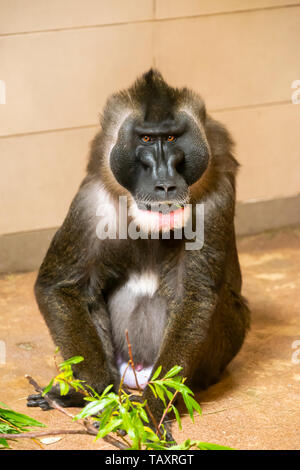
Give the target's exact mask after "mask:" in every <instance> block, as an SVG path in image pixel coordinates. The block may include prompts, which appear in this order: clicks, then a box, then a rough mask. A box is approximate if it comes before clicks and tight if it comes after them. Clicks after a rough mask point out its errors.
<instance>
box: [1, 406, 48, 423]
mask: <svg viewBox="0 0 300 470" xmlns="http://www.w3.org/2000/svg"><path fill="white" fill-rule="evenodd" d="M0 417H2V418H4V419H6V420H7V421H9V422H10V423H12V424H14V425H15V426H17V427H21V426H25V427H34V426H39V427H46V425H45V424H43V423H40V422H39V421H36V420H35V419H33V418H30V416H27V415H24V414H22V413H17V412H16V411H13V410H6V409H4V408H0Z"/></svg>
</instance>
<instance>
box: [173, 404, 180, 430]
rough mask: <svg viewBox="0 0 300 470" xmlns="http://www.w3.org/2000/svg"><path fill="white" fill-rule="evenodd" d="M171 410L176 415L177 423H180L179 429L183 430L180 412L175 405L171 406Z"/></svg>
mask: <svg viewBox="0 0 300 470" xmlns="http://www.w3.org/2000/svg"><path fill="white" fill-rule="evenodd" d="M171 408H172V410H173V411H174V414H175V417H176V421H177V423H178V426H179V429H182V425H181V419H180V415H179V412H178V410H177V408H176V407H175V406H174V405H171Z"/></svg>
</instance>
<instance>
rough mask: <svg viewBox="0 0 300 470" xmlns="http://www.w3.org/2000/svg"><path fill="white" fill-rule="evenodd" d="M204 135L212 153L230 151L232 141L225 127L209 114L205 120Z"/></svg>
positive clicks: (232, 144)
mask: <svg viewBox="0 0 300 470" xmlns="http://www.w3.org/2000/svg"><path fill="white" fill-rule="evenodd" d="M205 132H206V137H207V140H208V143H209V146H210V149H211V152H212V154H213V155H215V156H217V155H226V154H229V153H231V152H232V150H233V147H234V142H233V140H232V137H231V135H230V133H229V132H228V130H227V129H226V127H225V126H224V125H223V124H221V123H220V122H218V121H215V120H214V119H212V118H211V117H210V116H209V115H207V116H206V121H205Z"/></svg>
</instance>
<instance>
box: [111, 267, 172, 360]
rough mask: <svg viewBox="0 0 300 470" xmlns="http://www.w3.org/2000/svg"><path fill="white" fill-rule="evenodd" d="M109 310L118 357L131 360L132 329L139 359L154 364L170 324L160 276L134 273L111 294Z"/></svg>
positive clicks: (144, 272) (133, 349) (133, 345)
mask: <svg viewBox="0 0 300 470" xmlns="http://www.w3.org/2000/svg"><path fill="white" fill-rule="evenodd" d="M108 309H109V313H110V318H111V325H112V334H113V340H114V344H115V349H116V354H117V356H118V358H121V359H123V360H125V361H127V358H128V349H127V343H126V338H125V331H126V330H128V333H129V339H130V342H131V345H132V352H133V357H134V360H135V362H137V363H141V364H142V365H143V366H147V365H150V364H153V363H154V361H155V359H156V357H157V353H158V350H159V347H160V345H161V341H162V337H163V333H164V329H165V325H166V302H165V299H164V298H162V296H161V295H160V294H159V276H158V275H157V274H156V273H155V272H153V271H149V270H148V271H142V272H140V273H138V272H133V273H131V274H130V275H129V277H128V279H127V280H126V282H124V284H123V285H122V286H121V287H119V288H118V289H116V290H115V291H114V292H113V293H112V294H111V295H110V297H109V299H108Z"/></svg>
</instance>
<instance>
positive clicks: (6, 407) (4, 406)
mask: <svg viewBox="0 0 300 470" xmlns="http://www.w3.org/2000/svg"><path fill="white" fill-rule="evenodd" d="M0 406H3V408H5V409H6V410H11V408H10V407H9V406H7V405H6V404H5V403H3V402H2V401H0Z"/></svg>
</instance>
